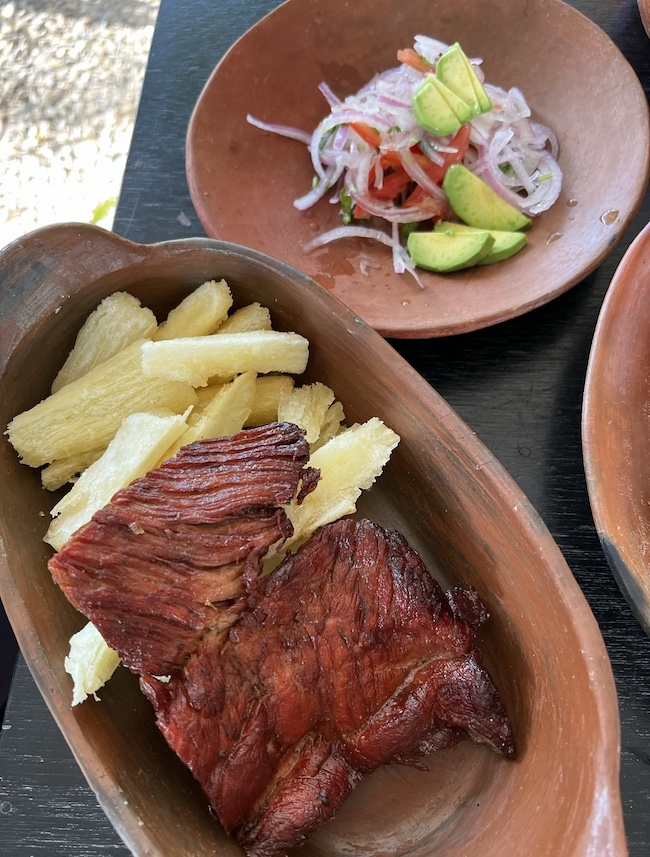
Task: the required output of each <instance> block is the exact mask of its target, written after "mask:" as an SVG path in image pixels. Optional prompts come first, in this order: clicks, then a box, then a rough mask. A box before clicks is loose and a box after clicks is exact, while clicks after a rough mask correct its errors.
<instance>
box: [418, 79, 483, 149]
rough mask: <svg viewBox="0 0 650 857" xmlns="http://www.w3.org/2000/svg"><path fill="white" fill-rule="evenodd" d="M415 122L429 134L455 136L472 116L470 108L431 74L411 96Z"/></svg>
mask: <svg viewBox="0 0 650 857" xmlns="http://www.w3.org/2000/svg"><path fill="white" fill-rule="evenodd" d="M413 113H414V115H415V118H416V120H417V122H418V123H419V124H420V125H421V126H422V127H423V128H424V129H425V130H426V131H429V132H430V133H431V134H436V135H437V136H439V137H445V136H447V135H448V134H455V133H456V131H458V129H459V128H460V126H461V125H464V124H465V122H468V121H469V120H470V119H471V118H472V116H473V115H474V114H473V112H472V109H471V107H470V106H469V105H468V104H466V103H465V102H464V101H463V100H462V99H461V98H459V97H458V96H457V95H456V94H455V93H454V92H452V90H451V89H449V88H448V87H446V86H445V85H444V83H441V82H440V81H439V80H438V79H437V78H435V77H434V76H433V75H432V74H428V75H427V76H426V77H425V78H424V80H423V81H422V83H421V84H420V85H419V86H418V88H417V89H416V91H415V95H414V96H413Z"/></svg>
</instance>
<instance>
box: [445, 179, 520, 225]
mask: <svg viewBox="0 0 650 857" xmlns="http://www.w3.org/2000/svg"><path fill="white" fill-rule="evenodd" d="M442 189H443V190H444V192H445V196H446V198H447V202H448V203H449V205H450V207H451V209H452V210H453V212H454V214H456V215H457V216H458V217H459V218H460V219H461V220H462V221H463V222H464V223H467V224H468V225H469V226H476V227H477V228H478V229H488V230H493V229H496V230H498V231H502V232H515V231H517V230H518V229H527V228H528V227H529V226H530V225H531V223H532V220H531V219H530V217H527V216H526V215H525V214H523V213H522V212H521V211H519V209H517V208H515V207H514V206H513V205H510V203H509V202H506V201H505V200H504V199H502V198H501V197H500V196H499V195H498V194H497V193H496V191H494V190H492V188H491V187H490V186H489V185H488V184H487V183H486V182H484V181H483V179H481V178H479V177H478V176H476V175H474V173H472V172H470V170H468V169H467V167H464V166H463V165H462V164H454V165H453V166H451V167H449V169H448V170H447V172H446V173H445V177H444V179H443V181H442Z"/></svg>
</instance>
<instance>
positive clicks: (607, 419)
mask: <svg viewBox="0 0 650 857" xmlns="http://www.w3.org/2000/svg"><path fill="white" fill-rule="evenodd" d="M649 322H650V226H646V228H645V229H644V230H643V232H641V234H640V235H638V236H637V238H636V239H635V240H634V242H633V243H632V244H631V245H630V247H629V248H628V250H627V252H626V253H625V255H624V256H623V259H622V260H621V262H620V264H619V266H618V268H617V270H616V273H615V275H614V277H613V279H612V282H611V284H610V287H609V289H608V291H607V295H606V296H605V300H604V301H603V305H602V307H601V311H600V316H599V318H598V324H597V326H596V332H595V334H594V339H593V343H592V348H591V354H590V358H589V365H588V370H587V379H586V384H585V392H584V407H583V419H582V444H583V450H584V462H585V472H586V475H587V487H588V490H589V499H590V502H591V508H592V511H593V516H594V521H595V523H596V528H597V530H598V535H599V536H600V540H601V544H602V546H603V550H604V552H605V555H606V556H607V560H608V561H609V564H610V567H611V569H612V571H613V573H614V576H615V578H616V580H617V581H618V584H619V586H620V587H621V589H622V591H623V593H624V594H625V596H626V598H627V600H628V601H629V603H630V605H631V606H632V609H633V610H634V612H635V614H636V616H637V618H638V619H639V621H640V622H641V624H642V625H643V627H644V629H645V630H646V632H647V633H648V634H650V561H649V556H650V463H649V462H650V340H649V337H648V324H649Z"/></svg>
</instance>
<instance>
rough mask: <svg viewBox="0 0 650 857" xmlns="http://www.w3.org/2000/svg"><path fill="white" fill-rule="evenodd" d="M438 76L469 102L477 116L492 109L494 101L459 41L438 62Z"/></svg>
mask: <svg viewBox="0 0 650 857" xmlns="http://www.w3.org/2000/svg"><path fill="white" fill-rule="evenodd" d="M436 77H437V78H438V80H440V81H441V82H442V83H444V84H445V86H447V87H448V88H449V89H451V90H452V92H454V93H455V94H456V95H457V96H458V97H459V98H462V99H463V101H465V102H466V103H467V104H469V106H470V107H471V108H472V110H473V114H474V115H475V116H476V115H477V114H478V113H487V112H488V111H490V110H492V102H491V101H490V99H489V97H488V94H487V92H486V91H485V89H484V88H483V84H482V83H481V81H480V80H479V79H478V77H477V75H476V72H475V71H474V68H473V67H472V64H471V63H470V61H469V59H468V58H467V55H466V54H465V52H464V51H463V49H462V48H461V46H460V44H459V43H458V42H455V43H454V44H453V45H451V46H450V47H449V48H447V50H446V51H445V52H444V53H443V54H442V56H441V57H440V59H439V60H438V62H437V63H436Z"/></svg>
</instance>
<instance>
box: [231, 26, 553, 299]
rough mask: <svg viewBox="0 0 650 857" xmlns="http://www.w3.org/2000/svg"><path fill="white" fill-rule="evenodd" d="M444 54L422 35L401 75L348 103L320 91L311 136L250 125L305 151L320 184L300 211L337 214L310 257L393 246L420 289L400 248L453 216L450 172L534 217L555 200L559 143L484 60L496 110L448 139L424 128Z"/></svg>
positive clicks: (393, 73)
mask: <svg viewBox="0 0 650 857" xmlns="http://www.w3.org/2000/svg"><path fill="white" fill-rule="evenodd" d="M447 48H448V45H446V44H444V43H443V42H440V41H438V40H436V39H432V38H430V37H428V36H416V38H415V44H414V47H413V48H412V49H406V50H400V51H398V53H397V59H398V61H399V63H400V64H399V65H398V66H397V67H396V68H391V69H389V70H387V71H384V72H382V73H380V74H378V75H376V76H375V77H374V78H373V79H372V80H371V81H370V82H369V83H367V84H366V85H365V86H364V87H362V89H360V90H359V92H357V93H356V94H354V95H350V96H348V97H347V98H345V99H344V100H342V99H340V98H339V97H338V96H337V95H336V94H335V93H334V92H333V91H332V89H331V88H330V86H329V85H328V84H327V83H321V84H320V86H319V89H320V92H321V93H322V95H323V97H324V98H325V100H326V101H327V104H328V105H329V108H330V112H329V114H328V115H327V116H326V117H325V118H324V119H323V120H322V121H321V122H320V124H319V125H318V127H317V128H316V129H315V130H314V131H313V133H311V134H310V133H307V132H305V131H302V130H300V129H297V128H292V127H287V126H285V125H279V124H275V123H268V122H263V121H261V120H259V119H257V118H255V117H253V116H250V115H249V116H248V117H247V119H248V121H249V122H250V123H251V124H252V125H255V126H256V127H258V128H260V129H262V130H265V131H271V132H273V133H276V134H280V135H283V136H285V137H289V138H291V139H294V140H298V141H299V142H302V143H304V144H305V145H306V146H307V147H308V150H309V154H310V157H311V161H312V164H313V167H314V172H315V177H314V181H313V186H312V188H311V189H310V190H309V191H308V192H307V193H305V194H304V196H301V197H299V198H298V199H296V200H295V201H294V206H295V207H296V208H297V209H299V210H305V209H308V208H310V207H311V206H313V205H314V204H315V203H317V202H318V201H319V200H321V199H322V198H324V197H328V199H329V202H330V203H332V204H334V205H338V206H339V207H340V212H341V220H342V223H341V226H340V227H338V228H335V229H331V230H329V231H327V232H324V233H323V234H322V235H319V236H318V237H316V238H314V239H313V240H312V241H310V242H309V243H308V244H306V245H305V247H304V249H305V252H311V251H312V250H314V249H316V248H317V247H321V246H323V245H325V244H328V243H330V242H331V241H336V240H340V239H344V238H352V237H361V238H371V239H374V240H375V241H379V242H381V243H383V244H385V245H387V246H388V247H389V248H390V250H391V252H392V258H393V267H394V270H395V272H396V273H400V274H401V273H404V272H408V273H410V274H412V275H413V276H414V277H415V279H416V281H417V282H418V283H419V284H420V285H422V284H421V282H420V279H419V277H418V274H417V271H416V270H415V264H414V262H413V260H412V259H411V257H410V255H409V253H408V251H407V249H406V246H405V244H404V243H403V242H404V240H405V238H406V237H407V236H408V233H409V231H412V230H413V229H417V228H418V226H419V225H420V224H423V225H424V224H426V223H427V222H428V223H429V225H430V223H431V221H437V220H441V219H447V218H449V216H450V210H449V207H448V205H447V201H446V198H445V194H444V192H443V190H442V187H441V185H442V180H443V178H444V175H445V172H446V170H447V169H448V167H450V166H451V165H452V164H458V163H462V164H463V165H464V166H465V167H467V168H468V169H469V170H471V171H472V172H473V173H475V174H476V175H477V176H479V177H480V178H481V179H483V181H485V182H486V183H487V184H489V185H490V187H492V188H493V190H494V191H495V192H496V193H497V194H499V196H500V197H502V198H503V199H504V200H506V201H507V202H509V203H510V204H511V205H513V206H514V207H515V208H517V209H519V210H520V211H521V212H523V213H524V214H526V215H528V216H532V217H534V216H535V215H538V214H540V213H541V212H543V211H546V210H547V209H548V208H549V207H550V206H551V205H552V204H553V203H554V202H555V201H556V199H557V198H558V195H559V193H560V189H561V185H562V172H561V170H560V167H559V165H558V163H557V157H558V150H559V147H558V141H557V137H556V135H555V134H554V132H553V131H552V130H551V129H550V128H548V127H546V126H545V125H542V124H540V123H539V122H534V121H533V120H532V119H531V111H530V108H529V107H528V104H527V103H526V99H525V97H524V95H523V93H522V92H521V91H520V90H519V89H517V88H516V87H513V88H511V89H509V90H508V91H506V90H504V89H501V88H499V87H497V86H493V85H491V84H489V83H487V82H486V81H485V78H484V74H483V72H482V69H481V60H480V59H472V60H471V64H472V68H473V69H474V72H475V73H476V75H477V77H478V79H479V80H480V81H481V83H482V85H483V87H484V89H485V91H486V93H487V95H488V96H489V98H490V100H491V102H492V109H491V110H490V111H489V112H487V113H482V114H479V115H477V116H474V117H473V118H472V119H471V120H470V121H469V122H467V123H466V124H464V125H462V126H461V127H460V128H459V130H458V131H456V132H455V133H454V134H451V135H449V136H447V137H438V136H435V135H434V134H432V133H431V132H430V131H427V130H425V129H424V128H423V127H422V126H421V125H420V124H418V122H417V120H416V118H415V115H414V112H413V98H414V94H415V91H416V90H417V88H418V86H420V84H421V83H422V82H423V80H424V78H425V77H426V75H427V74H431V73H433V72H434V71H435V65H436V62H437V60H438V59H439V58H440V56H441V55H442V54H443V53H444V52H445V51H446V50H447Z"/></svg>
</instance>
